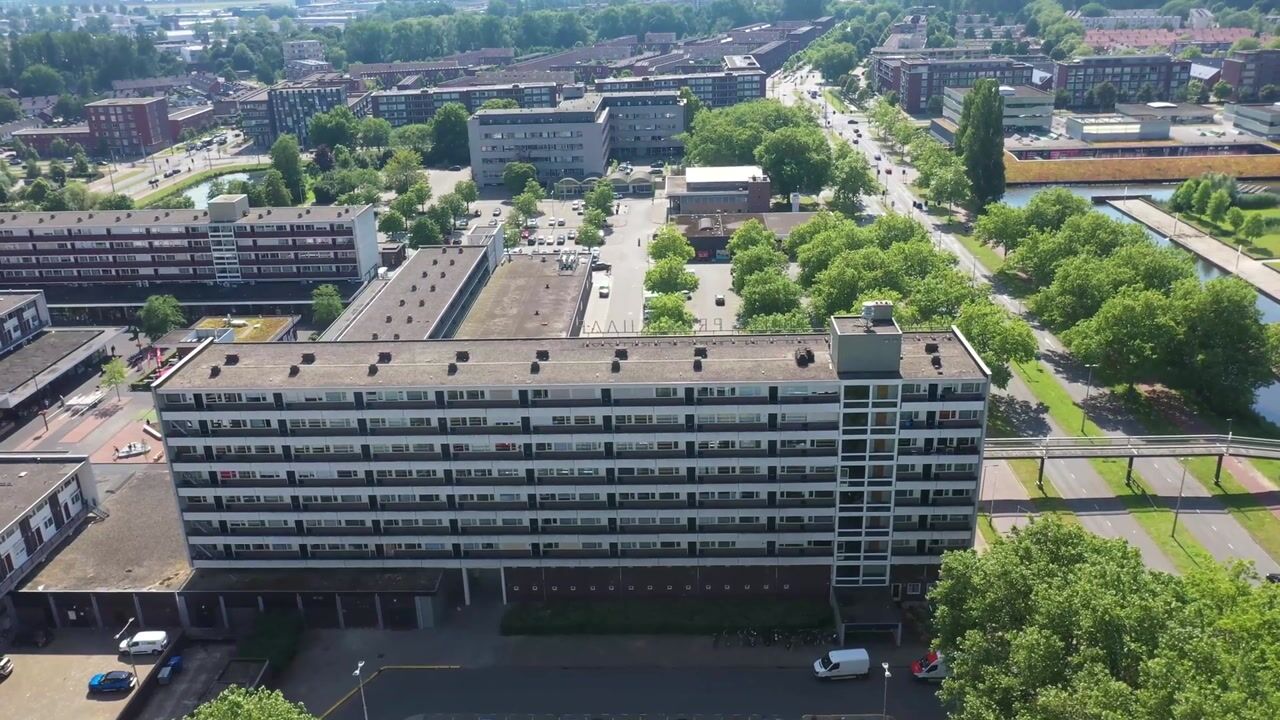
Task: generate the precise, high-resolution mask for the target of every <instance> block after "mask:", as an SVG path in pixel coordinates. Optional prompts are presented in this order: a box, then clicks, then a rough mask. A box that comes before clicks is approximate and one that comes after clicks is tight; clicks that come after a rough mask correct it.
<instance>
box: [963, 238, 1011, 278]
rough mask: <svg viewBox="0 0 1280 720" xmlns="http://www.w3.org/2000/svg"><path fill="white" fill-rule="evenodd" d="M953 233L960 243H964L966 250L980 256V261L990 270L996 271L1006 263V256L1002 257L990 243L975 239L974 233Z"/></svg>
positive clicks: (977, 256)
mask: <svg viewBox="0 0 1280 720" xmlns="http://www.w3.org/2000/svg"><path fill="white" fill-rule="evenodd" d="M953 234H954V235H955V237H956V239H957V240H959V241H960V244H961V245H964V247H965V249H966V250H968V251H969V252H971V253H973V256H974V257H976V258H978V262H979V263H981V264H982V266H983V267H985V268H986V269H987V270H988V271H989V272H995V271H997V270H999V269H1000V266H1001V265H1004V258H1003V257H1001V255H1000V253H998V252H996V251H995V249H994V248H992V247H991V246H990V245H985V244H983V243H980V242H978V241H977V240H975V239H973V236H972V235H965V234H963V233H953Z"/></svg>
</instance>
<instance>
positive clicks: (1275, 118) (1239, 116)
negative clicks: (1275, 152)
mask: <svg viewBox="0 0 1280 720" xmlns="http://www.w3.org/2000/svg"><path fill="white" fill-rule="evenodd" d="M1226 114H1227V115H1228V116H1230V117H1231V118H1232V122H1233V124H1234V125H1235V127H1236V129H1238V130H1244V131H1245V132H1249V133H1252V134H1254V135H1257V136H1259V137H1264V138H1267V139H1268V140H1276V139H1280V105H1276V104H1275V103H1271V104H1267V105H1228V106H1227V109H1226Z"/></svg>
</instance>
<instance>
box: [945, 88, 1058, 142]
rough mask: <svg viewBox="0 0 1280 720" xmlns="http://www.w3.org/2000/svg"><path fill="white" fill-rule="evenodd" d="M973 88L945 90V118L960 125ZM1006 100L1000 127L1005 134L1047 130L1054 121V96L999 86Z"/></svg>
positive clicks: (1025, 89)
mask: <svg viewBox="0 0 1280 720" xmlns="http://www.w3.org/2000/svg"><path fill="white" fill-rule="evenodd" d="M971 90H972V88H946V89H945V90H943V93H942V117H944V118H946V119H947V120H950V121H951V122H952V123H954V124H956V125H959V123H960V115H961V113H962V112H963V110H964V99H965V97H967V96H968V95H969V92H970V91H971ZM1000 96H1001V98H1003V99H1004V116H1003V118H1002V120H1001V124H1002V125H1003V126H1004V128H1005V131H1006V132H1009V131H1017V130H1029V129H1033V130H1048V129H1049V126H1050V124H1051V123H1052V121H1053V95H1052V94H1051V93H1047V92H1045V91H1043V90H1037V89H1035V88H1033V87H1028V86H1026V85H1018V86H1014V87H1010V86H1008V85H1002V86H1000Z"/></svg>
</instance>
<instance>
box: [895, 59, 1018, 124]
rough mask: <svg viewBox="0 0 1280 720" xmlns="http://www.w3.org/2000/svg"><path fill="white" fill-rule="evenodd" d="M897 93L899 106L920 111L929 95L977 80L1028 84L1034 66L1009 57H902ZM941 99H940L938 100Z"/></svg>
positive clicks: (941, 92) (966, 85)
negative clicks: (955, 58) (953, 58)
mask: <svg viewBox="0 0 1280 720" xmlns="http://www.w3.org/2000/svg"><path fill="white" fill-rule="evenodd" d="M899 65H900V69H899V72H900V74H901V77H900V79H899V81H898V84H899V89H898V94H899V97H900V101H901V103H902V109H903V110H906V111H907V112H909V113H922V112H924V111H925V110H927V109H929V101H930V100H931V99H932V98H935V97H937V98H940V99H941V98H943V91H945V90H946V89H947V88H970V87H973V86H974V84H975V83H977V82H978V81H979V80H995V81H996V82H998V83H1000V84H1001V85H1009V86H1018V85H1030V84H1031V75H1032V72H1033V70H1034V68H1032V67H1031V66H1030V65H1028V64H1026V63H1023V62H1018V61H1016V60H1011V59H1009V58H993V57H986V58H976V59H957V60H940V59H934V58H916V57H909V58H904V59H902V60H901V61H900V63H899ZM939 101H940V102H941V100H939Z"/></svg>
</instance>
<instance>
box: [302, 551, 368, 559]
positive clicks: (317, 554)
mask: <svg viewBox="0 0 1280 720" xmlns="http://www.w3.org/2000/svg"><path fill="white" fill-rule="evenodd" d="M311 557H312V558H313V559H315V560H346V559H354V558H371V557H373V551H372V550H312V551H311Z"/></svg>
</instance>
